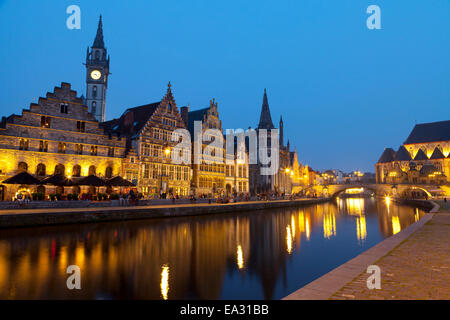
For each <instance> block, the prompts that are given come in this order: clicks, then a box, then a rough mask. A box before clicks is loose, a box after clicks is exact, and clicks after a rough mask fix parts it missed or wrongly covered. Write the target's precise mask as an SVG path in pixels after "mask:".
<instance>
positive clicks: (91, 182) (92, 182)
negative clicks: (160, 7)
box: [76, 174, 106, 187]
mask: <svg viewBox="0 0 450 320" xmlns="http://www.w3.org/2000/svg"><path fill="white" fill-rule="evenodd" d="M76 184H77V185H79V186H94V187H100V186H104V185H106V182H105V181H104V180H103V179H100V178H99V177H97V176H94V175H93V174H91V175H90V176H87V177H86V178H82V179H80V180H78V181H77V182H76Z"/></svg>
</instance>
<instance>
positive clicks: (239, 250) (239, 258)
mask: <svg viewBox="0 0 450 320" xmlns="http://www.w3.org/2000/svg"><path fill="white" fill-rule="evenodd" d="M237 265H238V268H239V269H242V268H244V254H243V253H242V247H241V245H238V247H237Z"/></svg>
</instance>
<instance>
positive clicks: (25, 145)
mask: <svg viewBox="0 0 450 320" xmlns="http://www.w3.org/2000/svg"><path fill="white" fill-rule="evenodd" d="M19 150H25V151H26V150H28V139H20V140H19Z"/></svg>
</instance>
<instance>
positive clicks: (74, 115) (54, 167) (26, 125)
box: [0, 83, 125, 200]
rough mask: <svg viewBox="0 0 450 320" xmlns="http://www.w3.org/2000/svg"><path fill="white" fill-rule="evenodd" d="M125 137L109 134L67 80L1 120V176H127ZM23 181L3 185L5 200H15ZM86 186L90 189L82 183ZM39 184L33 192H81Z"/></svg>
mask: <svg viewBox="0 0 450 320" xmlns="http://www.w3.org/2000/svg"><path fill="white" fill-rule="evenodd" d="M124 156H125V140H124V139H120V138H119V137H117V136H115V135H108V134H105V132H104V130H103V129H102V128H101V127H100V124H99V122H98V121H97V120H96V118H95V116H94V115H93V114H91V113H89V112H88V108H87V106H85V105H84V104H83V100H82V98H80V97H78V96H77V92H76V91H74V90H72V89H71V86H70V84H68V83H62V84H61V87H55V89H54V91H53V92H48V93H47V95H46V97H45V98H42V97H41V98H39V101H38V103H31V104H30V108H29V109H24V110H22V115H15V114H13V115H11V116H9V117H3V118H2V122H1V124H0V174H1V176H0V179H1V181H3V180H5V179H6V178H8V177H11V176H13V175H15V174H17V173H19V172H22V171H27V172H29V173H30V174H33V175H35V176H36V177H38V178H45V177H47V176H50V175H53V174H58V173H59V174H63V175H66V176H69V177H81V176H88V175H91V174H96V175H98V176H100V177H105V178H110V177H113V176H116V175H121V174H122V158H123V157H124ZM20 187H21V186H17V185H2V186H1V187H0V199H1V200H11V199H12V197H13V196H14V195H15V193H16V191H17V189H18V188H20ZM81 188H84V187H81ZM65 189H66V190H64V188H63V187H53V186H37V187H33V188H32V190H30V192H31V193H33V192H38V193H44V194H45V193H46V194H48V193H61V194H62V193H77V194H80V192H83V191H86V192H87V191H88V190H82V189H80V187H77V186H75V187H65Z"/></svg>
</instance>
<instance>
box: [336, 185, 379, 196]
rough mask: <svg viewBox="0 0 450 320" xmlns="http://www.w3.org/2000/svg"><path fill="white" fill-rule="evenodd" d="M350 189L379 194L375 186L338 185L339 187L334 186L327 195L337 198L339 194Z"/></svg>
mask: <svg viewBox="0 0 450 320" xmlns="http://www.w3.org/2000/svg"><path fill="white" fill-rule="evenodd" d="M351 189H363V190H361V191H364V190H370V191H372V192H373V193H375V194H378V193H379V191H380V190H379V189H377V187H376V186H372V185H345V184H343V185H339V187H338V186H337V185H336V186H334V188H331V190H330V191H329V194H330V196H331V197H332V198H336V197H337V196H339V195H340V194H341V193H343V192H346V191H347V190H351Z"/></svg>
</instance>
